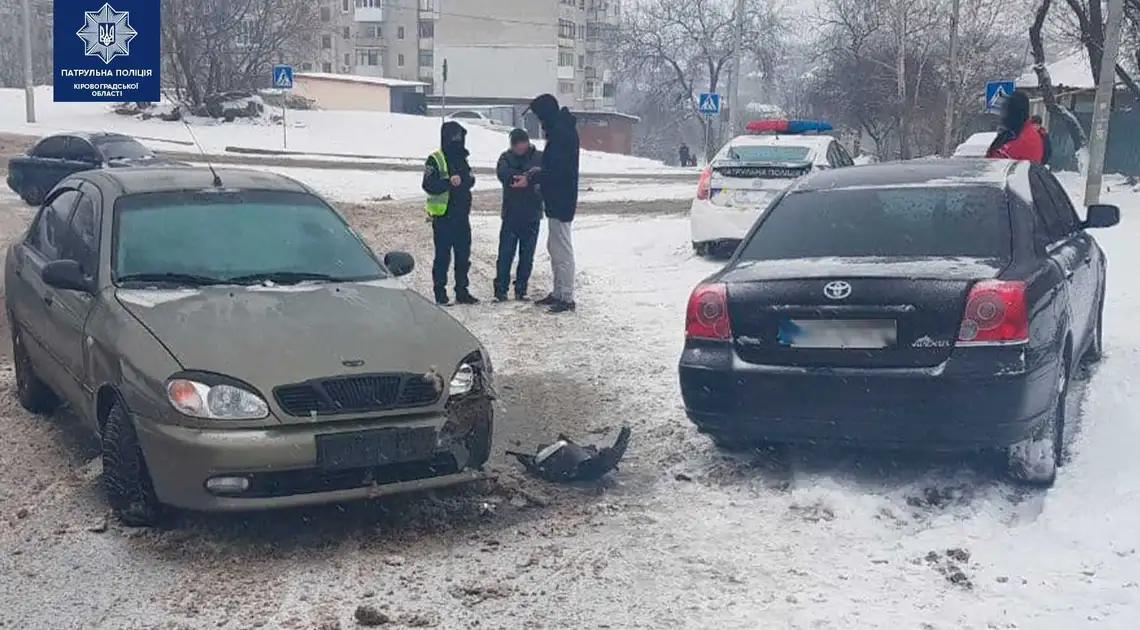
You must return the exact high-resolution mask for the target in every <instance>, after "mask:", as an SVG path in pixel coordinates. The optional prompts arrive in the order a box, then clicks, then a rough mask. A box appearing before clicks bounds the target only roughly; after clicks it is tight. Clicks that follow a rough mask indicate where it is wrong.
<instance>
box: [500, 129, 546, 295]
mask: <svg viewBox="0 0 1140 630" xmlns="http://www.w3.org/2000/svg"><path fill="white" fill-rule="evenodd" d="M541 159H542V153H540V152H539V151H538V150H536V149H535V148H534V145H533V144H531V143H530V136H528V135H527V133H526V130H525V129H515V130H514V131H512V132H511V148H510V149H508V150H506V151H504V152H503V154H502V155H500V156H499V164H498V166H497V168H496V171H497V174H498V176H499V181H500V182H502V184H503V214H502V219H503V224H502V226H501V227H500V228H499V260H498V264H497V265H496V267H497V274H496V275H495V299H496V300H498V301H500V302H505V301H506V299H507V289H508V288H509V287H510V284H511V263H512V262H514V259H515V251H516V250H517V251H518V255H519V266H518V271H517V272H516V274H515V299H516V300H525V299H526V289H527V282H528V281H529V280H530V272H531V268H532V267H533V265H534V248H535V246H536V245H537V244H538V231H539V224H540V222H541V221H542V197H541V196H539V193H538V187H537V185H538V173H539V164H540V160H541Z"/></svg>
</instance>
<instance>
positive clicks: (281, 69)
mask: <svg viewBox="0 0 1140 630" xmlns="http://www.w3.org/2000/svg"><path fill="white" fill-rule="evenodd" d="M273 87H275V88H277V89H279V90H292V89H293V66H280V65H279V66H273Z"/></svg>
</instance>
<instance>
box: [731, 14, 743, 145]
mask: <svg viewBox="0 0 1140 630" xmlns="http://www.w3.org/2000/svg"><path fill="white" fill-rule="evenodd" d="M744 8H745V0H736V20H735V21H734V22H735V24H734V28H733V33H732V74H731V75H730V76H729V80H730V81H731V85H729V88H728V136H729V137H730V138H731V137H733V136H735V135H736V132H737V129H739V123H740V110H741V109H742V108H741V107H738V105H740V57H741V54H742V52H743V51H742V50H741V48H742V46H743V44H744Z"/></svg>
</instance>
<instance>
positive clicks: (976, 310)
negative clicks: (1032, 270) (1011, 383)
mask: <svg viewBox="0 0 1140 630" xmlns="http://www.w3.org/2000/svg"><path fill="white" fill-rule="evenodd" d="M1028 340H1029V309H1028V307H1027V305H1026V303H1025V283H1024V282H1016V281H1006V280H983V281H981V282H978V283H977V284H975V285H974V286H973V287H972V288H971V289H970V295H969V297H968V298H966V312H965V313H964V314H963V315H962V325H961V326H960V327H959V328H958V345H959V346H970V345H1006V344H1015V343H1025V342H1026V341H1028Z"/></svg>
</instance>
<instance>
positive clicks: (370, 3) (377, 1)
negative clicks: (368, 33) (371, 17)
mask: <svg viewBox="0 0 1140 630" xmlns="http://www.w3.org/2000/svg"><path fill="white" fill-rule="evenodd" d="M383 6H384V0H356V8H357V9H379V8H381V7H383Z"/></svg>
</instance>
